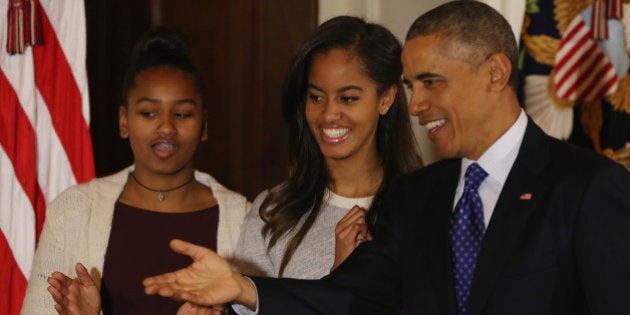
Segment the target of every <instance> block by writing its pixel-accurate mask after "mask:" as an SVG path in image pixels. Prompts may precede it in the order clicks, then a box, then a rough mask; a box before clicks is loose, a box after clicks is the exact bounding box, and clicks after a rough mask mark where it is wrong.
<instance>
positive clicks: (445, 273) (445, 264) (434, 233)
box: [421, 159, 461, 314]
mask: <svg viewBox="0 0 630 315" xmlns="http://www.w3.org/2000/svg"><path fill="white" fill-rule="evenodd" d="M448 163H450V165H448V166H447V167H446V170H445V171H444V172H443V174H442V176H441V179H440V180H439V181H436V183H435V184H434V186H433V189H432V190H431V193H429V194H427V197H428V198H429V200H428V202H427V203H425V204H426V209H429V211H425V212H424V213H425V216H424V217H423V218H421V219H422V221H421V222H424V231H423V233H422V234H423V236H422V237H423V238H424V239H423V240H421V242H422V243H424V244H426V247H427V248H426V250H425V253H428V254H427V255H426V257H427V261H428V267H429V272H430V277H431V283H432V285H433V287H434V289H435V294H436V297H437V299H438V301H437V303H438V307H439V309H440V314H455V307H454V306H455V295H454V293H453V292H454V291H453V285H452V281H453V280H452V271H451V269H452V268H451V250H450V248H451V246H450V238H449V236H448V235H449V234H448V229H449V221H450V217H451V215H452V210H453V199H454V198H455V189H456V187H457V181H458V179H459V172H460V167H461V160H459V159H457V160H452V161H449V162H448Z"/></svg>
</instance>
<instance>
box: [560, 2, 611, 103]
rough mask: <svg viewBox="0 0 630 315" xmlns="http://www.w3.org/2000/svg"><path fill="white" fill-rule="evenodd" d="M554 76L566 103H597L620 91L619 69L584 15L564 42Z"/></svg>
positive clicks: (567, 32)
mask: <svg viewBox="0 0 630 315" xmlns="http://www.w3.org/2000/svg"><path fill="white" fill-rule="evenodd" d="M553 75H554V80H555V87H556V90H557V91H558V97H560V98H562V99H566V100H572V101H593V100H596V99H599V98H601V97H603V96H606V95H609V94H611V93H613V92H614V91H615V90H616V88H617V81H618V78H617V72H616V71H615V68H614V67H613V65H612V63H611V62H610V60H609V59H608V57H606V55H605V54H604V52H603V51H602V50H601V49H600V48H599V46H598V45H597V42H596V41H595V40H594V39H593V38H592V36H591V31H590V29H589V27H588V26H587V25H586V23H585V22H584V20H583V19H582V17H581V16H580V15H578V16H576V17H575V18H574V19H573V21H572V22H571V24H570V25H569V27H568V28H567V30H566V32H565V34H564V36H563V37H562V40H561V41H560V48H559V49H558V52H557V53H556V65H555V68H554V69H553Z"/></svg>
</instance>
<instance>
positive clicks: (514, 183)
mask: <svg viewBox="0 0 630 315" xmlns="http://www.w3.org/2000/svg"><path fill="white" fill-rule="evenodd" d="M548 144H549V139H548V138H547V136H545V135H544V133H543V132H542V130H540V129H539V128H538V127H537V126H536V125H534V124H533V123H532V122H531V121H529V122H528V126H527V129H526V132H525V137H524V138H523V143H522V145H521V149H520V151H519V154H518V156H517V158H516V161H515V162H514V165H513V166H512V169H511V171H510V173H509V175H508V178H507V180H506V182H505V185H504V186H503V189H502V191H501V195H500V196H499V199H498V201H497V205H496V206H495V209H494V212H493V214H492V218H491V220H490V223H489V225H488V229H487V231H486V235H485V236H484V240H483V243H482V247H481V252H480V253H479V257H478V258H477V265H476V268H475V275H474V278H473V283H472V287H471V293H470V297H469V299H468V308H467V309H468V312H467V313H468V314H481V313H482V310H483V307H484V305H485V303H486V301H487V299H488V298H489V296H490V293H491V292H492V290H493V288H494V284H495V283H496V280H497V278H498V277H499V275H500V274H501V272H502V270H503V267H504V265H505V263H506V262H507V259H508V257H509V255H510V253H511V252H512V250H513V249H514V247H515V246H516V242H517V241H518V239H519V238H521V237H522V233H523V232H524V229H525V226H526V224H527V221H528V219H529V217H530V215H531V214H532V212H533V211H534V207H533V206H532V205H533V204H534V202H535V201H536V197H537V196H541V195H542V191H544V187H545V186H546V183H545V180H544V178H545V176H544V174H543V169H544V168H545V166H546V163H547V161H548V154H549V150H548Z"/></svg>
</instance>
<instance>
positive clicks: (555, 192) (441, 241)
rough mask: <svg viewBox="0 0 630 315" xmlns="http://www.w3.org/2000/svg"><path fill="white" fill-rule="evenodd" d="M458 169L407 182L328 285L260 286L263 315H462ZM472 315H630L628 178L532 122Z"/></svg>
mask: <svg viewBox="0 0 630 315" xmlns="http://www.w3.org/2000/svg"><path fill="white" fill-rule="evenodd" d="M460 162H461V161H460V160H459V159H454V160H447V161H442V162H439V163H436V164H433V165H430V166H428V167H425V168H423V169H421V170H419V171H417V172H415V173H412V174H409V175H407V176H404V177H403V178H401V180H400V181H399V182H398V183H397V185H396V186H394V187H393V188H392V190H393V192H392V200H391V202H390V205H391V209H388V210H390V211H389V212H388V214H387V215H386V216H383V217H382V218H380V219H379V220H380V221H379V223H378V224H377V226H378V227H377V230H376V231H375V240H374V241H372V242H368V243H364V244H362V245H361V246H359V247H358V248H357V249H356V250H355V251H354V252H353V254H352V255H351V256H350V257H349V258H348V259H347V260H346V262H345V263H344V264H342V265H341V266H340V267H339V268H338V269H337V270H336V271H335V272H334V273H333V274H331V275H330V276H328V277H326V278H324V279H323V280H321V281H299V280H289V279H282V280H276V279H262V278H254V281H255V283H256V286H257V288H258V293H259V303H260V304H259V305H260V314H261V315H264V314H392V313H396V312H397V311H398V310H399V309H400V308H401V307H402V308H404V311H405V313H406V314H408V315H411V314H455V298H454V296H455V295H454V289H453V285H452V274H451V251H450V241H449V237H448V228H449V219H450V216H451V215H452V209H453V200H454V193H455V188H456V185H457V181H458V176H459V173H460ZM528 194H529V195H528ZM468 314H501V315H504V314H630V172H628V171H627V170H625V169H624V168H622V167H621V166H620V165H618V164H616V163H614V162H612V161H610V160H608V159H607V158H605V157H603V156H600V155H597V154H594V153H591V152H588V151H585V150H582V149H579V148H576V147H574V146H571V145H568V144H565V143H562V142H560V141H558V140H555V139H553V138H551V137H548V136H547V135H545V134H544V133H543V132H542V131H541V130H540V129H539V128H538V127H537V126H536V125H535V124H533V123H532V122H529V123H528V126H527V130H526V133H525V138H524V139H523V143H522V145H521V149H520V151H519V154H518V157H517V159H516V161H515V163H514V166H513V167H512V170H511V171H510V173H509V176H508V178H507V180H506V183H505V186H504V187H503V190H502V192H501V195H500V196H499V200H498V202H497V205H496V207H495V209H494V213H493V215H492V218H491V220H490V223H489V225H488V228H487V230H486V234H485V237H484V240H483V243H482V246H481V252H480V253H479V258H478V261H477V267H476V270H475V275H474V279H473V283H472V288H471V293H470V297H469V304H468Z"/></svg>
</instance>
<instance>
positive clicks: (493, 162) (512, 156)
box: [459, 109, 527, 186]
mask: <svg viewBox="0 0 630 315" xmlns="http://www.w3.org/2000/svg"><path fill="white" fill-rule="evenodd" d="M526 128H527V115H525V111H523V109H521V113H520V114H519V115H518V118H517V119H516V121H515V122H514V124H513V125H512V127H510V129H508V131H507V132H505V133H504V134H503V135H502V136H501V137H500V138H499V139H498V140H497V141H495V142H494V143H493V144H492V145H491V146H490V148H488V150H486V152H484V153H483V154H482V155H481V157H479V160H478V161H473V160H469V159H467V158H462V168H461V172H460V175H459V176H460V182H462V181H463V177H464V173H465V170H466V169H467V168H468V166H469V165H470V164H472V163H475V162H477V163H478V164H479V166H481V167H482V168H483V169H484V170H485V171H486V172H487V173H488V177H490V178H492V179H494V180H496V181H497V182H498V183H500V185H501V186H503V184H504V183H505V180H506V179H507V176H508V174H509V173H510V170H511V169H512V165H513V164H514V161H516V156H517V155H518V151H519V148H520V147H521V143H522V142H523V137H524V136H525V129H526Z"/></svg>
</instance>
